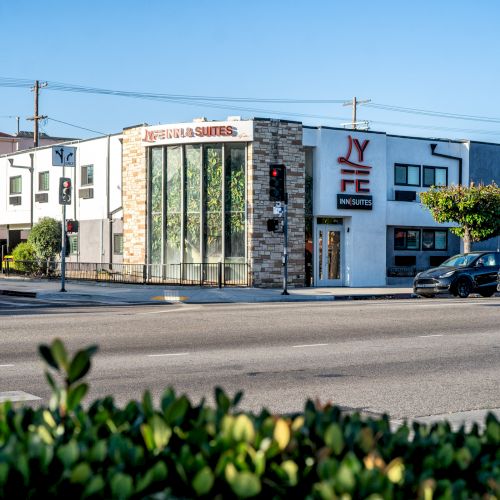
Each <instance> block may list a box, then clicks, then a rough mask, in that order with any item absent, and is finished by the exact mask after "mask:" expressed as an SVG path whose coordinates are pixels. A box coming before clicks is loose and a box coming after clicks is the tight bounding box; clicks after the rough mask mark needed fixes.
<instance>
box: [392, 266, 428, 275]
mask: <svg viewBox="0 0 500 500" xmlns="http://www.w3.org/2000/svg"><path fill="white" fill-rule="evenodd" d="M421 271H424V269H417V267H416V266H391V267H388V268H387V276H388V277H390V278H413V276H415V275H416V274H417V273H419V272H421Z"/></svg>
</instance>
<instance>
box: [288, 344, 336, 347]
mask: <svg viewBox="0 0 500 500" xmlns="http://www.w3.org/2000/svg"><path fill="white" fill-rule="evenodd" d="M325 345H328V344H303V345H293V346H292V347H321V346H325Z"/></svg>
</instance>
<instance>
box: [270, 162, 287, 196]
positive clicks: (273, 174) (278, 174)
mask: <svg viewBox="0 0 500 500" xmlns="http://www.w3.org/2000/svg"><path fill="white" fill-rule="evenodd" d="M285 177H286V167H285V165H281V164H271V165H270V166H269V197H270V198H271V201H285Z"/></svg>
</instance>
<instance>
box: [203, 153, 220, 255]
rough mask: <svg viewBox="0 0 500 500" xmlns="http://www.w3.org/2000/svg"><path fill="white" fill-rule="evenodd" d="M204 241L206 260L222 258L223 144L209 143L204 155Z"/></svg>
mask: <svg viewBox="0 0 500 500" xmlns="http://www.w3.org/2000/svg"><path fill="white" fill-rule="evenodd" d="M203 171H204V173H205V175H204V179H203V181H204V182H203V211H204V214H205V223H204V227H203V243H204V247H205V248H204V254H205V262H219V261H220V260H221V258H222V146H221V145H217V144H214V145H207V146H205V148H204V155H203Z"/></svg>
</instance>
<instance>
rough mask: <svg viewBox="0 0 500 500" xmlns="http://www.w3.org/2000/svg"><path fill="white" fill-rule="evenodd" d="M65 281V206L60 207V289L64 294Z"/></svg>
mask: <svg viewBox="0 0 500 500" xmlns="http://www.w3.org/2000/svg"><path fill="white" fill-rule="evenodd" d="M65 279H66V205H63V206H62V244H61V289H60V290H59V291H60V292H65V291H66V288H64V281H65Z"/></svg>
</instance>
